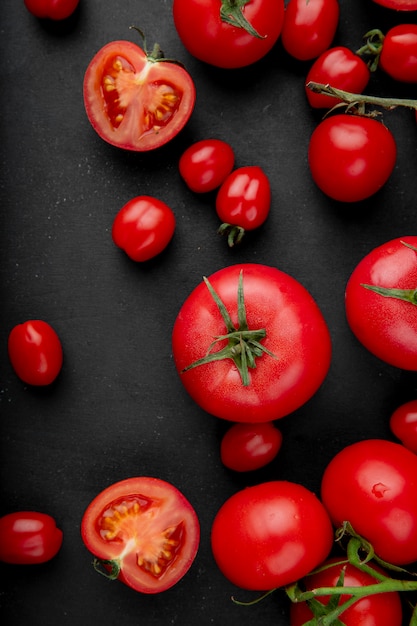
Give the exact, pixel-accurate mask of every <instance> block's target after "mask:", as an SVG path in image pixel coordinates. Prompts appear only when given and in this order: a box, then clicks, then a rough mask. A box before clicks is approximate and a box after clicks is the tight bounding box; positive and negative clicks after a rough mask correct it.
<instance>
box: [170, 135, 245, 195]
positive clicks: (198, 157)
mask: <svg viewBox="0 0 417 626" xmlns="http://www.w3.org/2000/svg"><path fill="white" fill-rule="evenodd" d="M234 162H235V155H234V152H233V148H232V147H231V146H230V145H229V144H228V143H226V142H225V141H221V140H220V139H202V140H201V141H197V143H194V144H193V145H192V146H190V147H189V148H187V150H185V152H184V153H183V154H182V156H181V158H180V162H179V170H180V174H181V176H182V178H183V179H184V181H185V182H186V184H187V185H188V187H189V188H190V189H191V190H192V191H194V192H196V193H205V192H208V191H213V190H214V189H217V187H220V185H221V184H222V182H223V181H224V180H225V178H226V177H227V176H228V175H229V174H230V172H231V171H232V169H233V165H234Z"/></svg>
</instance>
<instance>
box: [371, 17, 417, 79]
mask: <svg viewBox="0 0 417 626" xmlns="http://www.w3.org/2000/svg"><path fill="white" fill-rule="evenodd" d="M379 67H380V68H381V69H382V70H384V72H385V73H386V74H388V75H389V76H391V78H394V79H395V80H398V81H401V82H404V83H416V82H417V24H399V25H398V26H394V27H393V28H391V29H390V30H389V31H388V32H387V33H386V35H385V37H384V38H383V42H382V46H381V54H380V56H379Z"/></svg>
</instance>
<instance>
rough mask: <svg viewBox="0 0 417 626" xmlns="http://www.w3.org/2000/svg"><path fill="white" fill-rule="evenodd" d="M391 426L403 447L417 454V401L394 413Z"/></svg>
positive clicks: (402, 406) (399, 408)
mask: <svg viewBox="0 0 417 626" xmlns="http://www.w3.org/2000/svg"><path fill="white" fill-rule="evenodd" d="M389 426H390V429H391V432H392V433H393V435H395V436H396V437H397V439H399V440H400V441H401V443H402V445H403V446H405V447H406V448H408V450H411V452H414V454H417V400H410V401H409V402H405V403H404V404H402V405H401V406H399V407H398V408H397V409H396V410H395V411H394V412H393V413H392V415H391V417H390V420H389Z"/></svg>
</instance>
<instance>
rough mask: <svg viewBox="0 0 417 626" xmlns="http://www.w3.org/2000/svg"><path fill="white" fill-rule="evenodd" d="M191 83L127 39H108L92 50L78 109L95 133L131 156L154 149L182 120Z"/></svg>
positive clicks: (189, 108) (180, 70)
mask: <svg viewBox="0 0 417 626" xmlns="http://www.w3.org/2000/svg"><path fill="white" fill-rule="evenodd" d="M195 97H196V93H195V86H194V82H193V80H192V78H191V76H190V75H189V73H188V72H187V70H186V69H184V67H182V66H181V65H179V64H178V63H175V62H172V61H168V60H164V58H163V57H162V56H161V53H160V50H159V48H158V46H155V48H154V50H153V51H152V53H151V54H149V55H148V54H147V53H146V52H144V51H143V50H142V49H141V48H139V46H137V45H135V44H134V43H131V42H130V41H112V42H111V43H108V44H107V45H105V46H104V47H103V48H101V50H99V51H98V52H97V54H96V55H95V56H94V58H93V59H92V61H91V62H90V64H89V66H88V67H87V71H86V73H85V77H84V105H85V110H86V112H87V116H88V119H89V120H90V123H91V125H92V127H93V128H94V130H95V131H96V132H97V134H98V135H99V136H100V137H101V138H102V139H104V140H105V141H107V142H108V143H110V144H112V145H114V146H117V147H119V148H124V149H126V150H134V151H137V152H145V151H148V150H153V149H155V148H159V147H160V146H163V145H164V144H166V143H168V141H170V140H171V139H173V138H174V137H175V136H176V135H177V134H178V133H179V132H180V131H181V130H182V128H183V127H184V126H185V124H186V123H187V122H188V120H189V118H190V116H191V114H192V112H193V109H194V104H195Z"/></svg>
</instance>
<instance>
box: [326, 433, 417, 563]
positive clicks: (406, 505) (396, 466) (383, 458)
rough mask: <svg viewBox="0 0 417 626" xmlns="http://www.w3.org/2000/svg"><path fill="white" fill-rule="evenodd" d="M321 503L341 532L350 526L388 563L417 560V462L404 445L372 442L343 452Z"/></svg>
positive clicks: (334, 463)
mask: <svg viewBox="0 0 417 626" xmlns="http://www.w3.org/2000/svg"><path fill="white" fill-rule="evenodd" d="M321 497H322V501H323V504H324V506H325V507H326V509H327V511H328V512H329V515H330V517H331V519H332V521H333V523H334V525H335V526H337V527H339V526H341V525H342V523H343V522H345V521H347V522H350V524H351V525H352V526H353V528H354V530H355V531H356V532H357V533H358V534H359V535H361V536H362V537H364V538H365V539H367V540H368V541H369V542H370V543H371V544H372V545H373V547H374V550H375V553H376V554H377V555H378V556H379V557H380V558H382V559H383V560H384V561H386V562H388V563H393V564H394V565H406V564H408V563H412V562H414V561H416V560H417V456H416V455H415V454H413V453H412V452H411V451H410V450H407V448H405V447H404V446H402V445H401V444H399V443H393V442H391V441H386V440H383V439H367V440H363V441H359V442H357V443H353V444H351V445H349V446H347V447H346V448H343V449H342V450H341V451H340V452H338V453H337V454H336V455H335V456H334V457H333V459H332V460H331V461H330V463H329V464H328V466H327V467H326V469H325V471H324V473H323V479H322V486H321Z"/></svg>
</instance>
